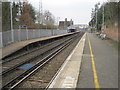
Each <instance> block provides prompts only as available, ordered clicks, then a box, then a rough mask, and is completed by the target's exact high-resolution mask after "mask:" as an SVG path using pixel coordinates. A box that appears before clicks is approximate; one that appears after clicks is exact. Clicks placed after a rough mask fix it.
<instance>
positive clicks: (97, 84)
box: [88, 37, 100, 90]
mask: <svg viewBox="0 0 120 90" xmlns="http://www.w3.org/2000/svg"><path fill="white" fill-rule="evenodd" d="M88 43H89V48H90V55H91V59H92V69H93V74H94V84H95V88H96V90H100V89H99V88H100V85H99V82H98V76H97V72H96V67H95V60H94V55H93V52H92V47H91V43H90V39H89V37H88Z"/></svg>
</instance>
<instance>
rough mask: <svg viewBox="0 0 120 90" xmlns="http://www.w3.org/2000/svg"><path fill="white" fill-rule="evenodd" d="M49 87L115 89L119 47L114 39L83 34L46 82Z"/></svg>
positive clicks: (116, 85)
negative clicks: (52, 76) (54, 74)
mask: <svg viewBox="0 0 120 90" xmlns="http://www.w3.org/2000/svg"><path fill="white" fill-rule="evenodd" d="M51 88H52V89H53V88H55V89H58V90H59V89H64V88H68V89H69V88H71V89H72V90H74V89H76V88H78V90H79V89H82V88H86V89H90V88H91V89H93V88H96V89H97V90H100V89H101V88H104V89H105V88H106V89H111V90H118V50H117V49H116V48H115V46H114V44H113V42H110V40H102V39H101V38H99V37H98V36H97V35H95V34H94V33H86V34H84V36H83V37H82V39H81V40H80V41H79V43H78V44H77V46H76V47H75V49H74V50H73V52H71V54H70V55H69V56H68V58H67V59H66V61H65V63H64V64H63V65H62V67H61V68H60V70H59V71H58V72H57V75H56V76H55V78H54V79H53V81H52V82H51V83H50V84H49V87H48V90H51ZM106 89H105V90H106Z"/></svg>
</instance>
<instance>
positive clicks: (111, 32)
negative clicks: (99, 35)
mask: <svg viewBox="0 0 120 90" xmlns="http://www.w3.org/2000/svg"><path fill="white" fill-rule="evenodd" d="M105 33H106V35H107V37H109V38H111V39H112V40H114V41H119V40H120V37H119V35H120V33H118V25H117V26H116V25H109V26H108V27H107V28H105Z"/></svg>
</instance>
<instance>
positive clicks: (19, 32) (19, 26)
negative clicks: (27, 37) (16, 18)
mask: <svg viewBox="0 0 120 90" xmlns="http://www.w3.org/2000/svg"><path fill="white" fill-rule="evenodd" d="M20 31H21V27H20V25H19V41H21V39H20V34H21V32H20Z"/></svg>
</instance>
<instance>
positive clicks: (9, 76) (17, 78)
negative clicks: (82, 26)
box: [2, 34, 77, 89]
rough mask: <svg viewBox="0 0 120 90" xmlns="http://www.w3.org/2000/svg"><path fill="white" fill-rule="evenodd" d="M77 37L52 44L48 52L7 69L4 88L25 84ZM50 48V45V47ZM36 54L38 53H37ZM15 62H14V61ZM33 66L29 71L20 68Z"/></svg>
mask: <svg viewBox="0 0 120 90" xmlns="http://www.w3.org/2000/svg"><path fill="white" fill-rule="evenodd" d="M75 37H77V34H75V35H73V36H70V37H69V38H66V39H64V40H59V41H56V42H55V43H56V44H55V43H54V44H55V46H54V45H53V44H51V45H52V46H53V47H52V46H51V48H50V47H49V49H46V51H44V52H42V53H39V54H37V55H36V56H34V57H32V58H29V59H28V58H27V61H26V62H24V63H23V62H22V64H19V65H17V66H16V67H14V68H11V69H7V70H8V71H6V70H5V71H6V72H4V73H3V87H2V89H4V88H9V89H13V88H15V87H16V86H17V85H19V84H20V83H21V82H23V81H24V80H25V79H26V78H28V77H29V76H30V75H32V74H33V73H34V72H36V71H37V70H38V69H39V68H40V67H42V66H43V65H44V64H45V63H47V62H48V61H49V60H50V59H51V58H53V57H54V56H55V55H57V54H58V53H59V52H60V51H62V50H63V49H64V48H66V47H67V46H68V45H69V44H70V42H71V41H72V40H74V38H75ZM48 46H50V45H48ZM32 53H33V52H32ZM35 54H36V53H35ZM12 61H13V60H12ZM29 63H30V64H32V65H33V66H32V67H31V68H29V69H27V70H22V69H20V68H19V67H20V66H21V65H24V64H29Z"/></svg>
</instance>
